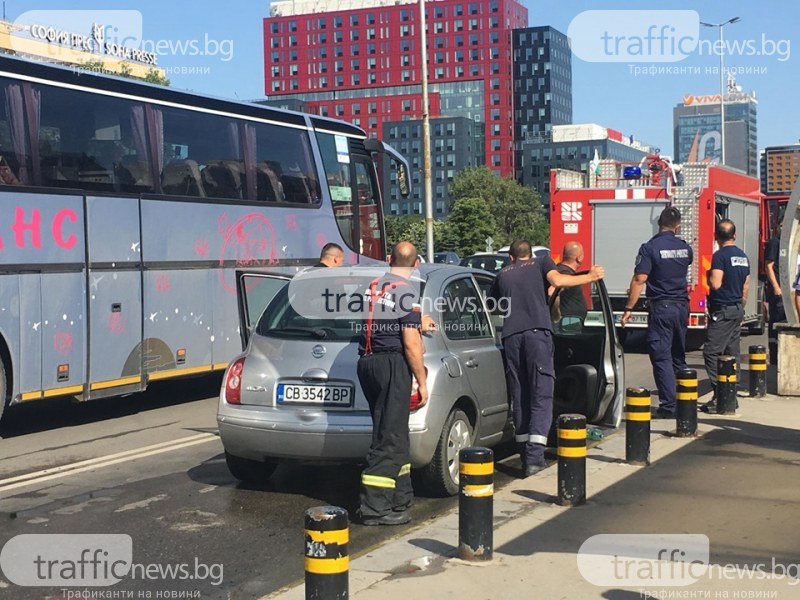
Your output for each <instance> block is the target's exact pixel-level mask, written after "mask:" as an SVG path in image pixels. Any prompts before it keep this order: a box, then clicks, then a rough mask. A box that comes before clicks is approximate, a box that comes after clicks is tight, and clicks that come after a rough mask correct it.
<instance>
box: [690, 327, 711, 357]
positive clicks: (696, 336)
mask: <svg viewBox="0 0 800 600" xmlns="http://www.w3.org/2000/svg"><path fill="white" fill-rule="evenodd" d="M705 343H706V330H705V329H689V330H687V332H686V351H687V352H693V351H694V350H700V348H702V347H703V344H705Z"/></svg>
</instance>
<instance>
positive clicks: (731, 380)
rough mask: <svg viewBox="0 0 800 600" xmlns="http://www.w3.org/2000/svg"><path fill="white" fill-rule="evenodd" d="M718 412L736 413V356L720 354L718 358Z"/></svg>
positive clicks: (720, 413)
mask: <svg viewBox="0 0 800 600" xmlns="http://www.w3.org/2000/svg"><path fill="white" fill-rule="evenodd" d="M717 414H718V415H733V414H736V357H735V356H727V355H723V356H720V357H719V359H718V360H717Z"/></svg>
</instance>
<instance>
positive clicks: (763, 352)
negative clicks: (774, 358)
mask: <svg viewBox="0 0 800 600" xmlns="http://www.w3.org/2000/svg"><path fill="white" fill-rule="evenodd" d="M749 352H750V360H749V361H748V362H749V363H750V397H751V398H763V397H764V396H766V395H767V349H766V348H765V347H764V346H750V348H749Z"/></svg>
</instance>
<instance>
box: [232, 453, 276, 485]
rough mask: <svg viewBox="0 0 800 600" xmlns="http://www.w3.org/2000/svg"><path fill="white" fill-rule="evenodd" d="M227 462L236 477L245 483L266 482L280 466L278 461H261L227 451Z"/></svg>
mask: <svg viewBox="0 0 800 600" xmlns="http://www.w3.org/2000/svg"><path fill="white" fill-rule="evenodd" d="M225 462H226V463H227V465H228V470H229V471H230V472H231V475H233V476H234V477H235V478H236V479H238V480H239V481H244V482H245V483H264V482H265V481H267V480H268V479H269V478H270V477H272V474H273V473H274V472H275V469H277V468H278V463H276V462H260V461H257V460H250V459H249V458H241V457H239V456H234V455H233V454H229V453H228V452H225Z"/></svg>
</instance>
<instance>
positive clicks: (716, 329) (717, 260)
mask: <svg viewBox="0 0 800 600" xmlns="http://www.w3.org/2000/svg"><path fill="white" fill-rule="evenodd" d="M714 236H715V238H716V240H717V244H719V250H717V251H716V252H714V256H712V257H711V269H710V270H709V271H708V287H709V289H710V290H711V292H710V293H709V295H708V314H709V317H710V318H711V319H710V321H709V323H708V332H707V333H706V343H705V346H703V360H704V361H705V363H706V372H707V373H708V380H709V381H710V382H711V388H712V389H713V390H714V398H713V399H712V400H711V402H709V403H708V404H706V405H705V406H703V407H702V410H704V411H705V412H714V411H715V410H716V397H717V393H716V392H717V359H718V358H719V357H720V355H721V354H722V353H723V352H724V353H725V354H727V355H729V356H735V357H736V362H737V363H738V362H739V353H740V349H739V332H740V330H741V328H742V319H744V304H745V302H746V300H747V291H748V288H749V286H750V261H749V260H748V259H747V255H746V254H745V253H744V252H743V251H742V250H740V249H739V248H737V247H736V246H735V245H734V242H735V241H736V225H734V223H733V221H731V220H730V219H723V220H722V221H720V222H719V223H717V229H716V231H715V232H714Z"/></svg>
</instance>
